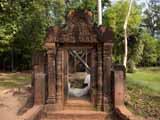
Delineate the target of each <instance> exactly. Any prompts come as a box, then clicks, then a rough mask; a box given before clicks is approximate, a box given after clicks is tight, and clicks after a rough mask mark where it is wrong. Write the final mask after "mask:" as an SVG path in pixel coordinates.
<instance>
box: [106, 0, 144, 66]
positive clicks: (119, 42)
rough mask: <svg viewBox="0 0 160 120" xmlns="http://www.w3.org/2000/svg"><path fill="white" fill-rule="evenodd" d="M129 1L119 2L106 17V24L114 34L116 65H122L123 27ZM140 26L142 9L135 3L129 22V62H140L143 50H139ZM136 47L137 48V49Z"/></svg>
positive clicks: (109, 10) (107, 12) (110, 9)
mask: <svg viewBox="0 0 160 120" xmlns="http://www.w3.org/2000/svg"><path fill="white" fill-rule="evenodd" d="M128 5H129V4H128V1H127V0H125V1H118V2H116V3H115V4H113V5H112V6H111V7H110V8H109V9H107V10H106V12H105V15H104V24H105V25H106V26H108V27H111V28H112V29H113V32H114V48H113V55H114V56H113V60H114V62H116V63H122V58H123V54H124V44H123V42H124V36H123V35H124V30H123V25H124V21H125V17H126V14H127V11H128ZM140 24H141V7H140V6H138V5H137V4H136V2H134V3H133V7H132V10H131V14H130V17H129V20H128V30H127V32H128V33H127V34H128V46H129V54H128V56H129V57H128V61H131V60H132V62H135V63H137V62H138V59H140V56H141V51H142V49H137V48H139V47H140V46H141V45H140V44H141V42H140V39H139V37H140V34H139V32H140ZM135 47H136V48H135Z"/></svg>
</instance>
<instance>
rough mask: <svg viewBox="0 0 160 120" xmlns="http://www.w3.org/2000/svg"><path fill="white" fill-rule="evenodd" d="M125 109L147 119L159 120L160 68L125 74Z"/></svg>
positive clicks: (142, 69)
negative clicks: (126, 97)
mask: <svg viewBox="0 0 160 120" xmlns="http://www.w3.org/2000/svg"><path fill="white" fill-rule="evenodd" d="M126 82H127V84H126V85H127V96H128V99H127V100H126V105H127V107H128V108H129V109H130V110H131V111H132V112H134V113H135V114H138V115H141V116H143V117H145V118H147V119H151V120H160V116H159V115H160V68H139V69H137V71H136V72H135V73H133V74H130V73H127V79H126Z"/></svg>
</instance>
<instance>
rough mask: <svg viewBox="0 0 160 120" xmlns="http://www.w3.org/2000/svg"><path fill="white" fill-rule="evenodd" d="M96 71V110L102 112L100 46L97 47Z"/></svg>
mask: <svg viewBox="0 0 160 120" xmlns="http://www.w3.org/2000/svg"><path fill="white" fill-rule="evenodd" d="M97 47H98V48H97V54H98V71H97V74H98V75H97V110H99V111H101V110H102V104H103V80H102V79H103V73H102V45H101V44H99V45H98V46H97Z"/></svg>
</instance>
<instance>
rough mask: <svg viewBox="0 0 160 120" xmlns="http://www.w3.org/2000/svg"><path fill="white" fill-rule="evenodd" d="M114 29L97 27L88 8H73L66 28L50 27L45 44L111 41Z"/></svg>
mask: <svg viewBox="0 0 160 120" xmlns="http://www.w3.org/2000/svg"><path fill="white" fill-rule="evenodd" d="M111 40H112V31H111V30H110V29H106V28H105V27H101V26H100V27H99V28H97V27H96V26H95V25H94V24H93V23H92V13H91V12H89V11H87V10H73V11H71V12H70V13H69V14H68V16H67V20H66V26H65V27H64V28H59V27H56V26H55V27H50V28H49V29H48V33H47V37H46V41H45V45H47V48H48V46H49V45H50V43H98V42H111Z"/></svg>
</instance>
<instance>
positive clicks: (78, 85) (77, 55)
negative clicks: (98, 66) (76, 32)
mask: <svg viewBox="0 0 160 120" xmlns="http://www.w3.org/2000/svg"><path fill="white" fill-rule="evenodd" d="M66 52H67V54H68V57H67V60H66V61H67V65H68V66H67V68H68V69H67V79H66V80H65V86H66V87H67V90H66V89H65V95H66V100H73V99H74V100H75V99H76V100H77V99H78V100H87V101H90V97H91V83H92V80H91V64H90V63H91V57H90V56H91V48H68V49H66Z"/></svg>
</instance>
